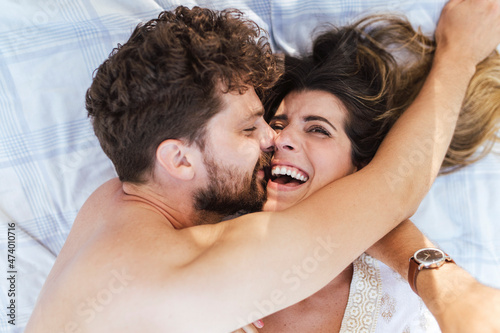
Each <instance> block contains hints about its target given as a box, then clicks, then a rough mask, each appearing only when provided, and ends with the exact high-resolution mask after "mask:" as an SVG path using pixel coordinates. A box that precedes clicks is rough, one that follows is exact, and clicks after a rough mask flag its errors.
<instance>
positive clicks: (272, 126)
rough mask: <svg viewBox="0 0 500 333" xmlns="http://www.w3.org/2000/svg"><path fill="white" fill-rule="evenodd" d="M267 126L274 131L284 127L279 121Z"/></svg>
mask: <svg viewBox="0 0 500 333" xmlns="http://www.w3.org/2000/svg"><path fill="white" fill-rule="evenodd" d="M269 126H270V127H271V128H272V129H273V130H275V131H281V130H282V129H283V128H284V127H283V125H282V124H279V123H271V124H270V125H269Z"/></svg>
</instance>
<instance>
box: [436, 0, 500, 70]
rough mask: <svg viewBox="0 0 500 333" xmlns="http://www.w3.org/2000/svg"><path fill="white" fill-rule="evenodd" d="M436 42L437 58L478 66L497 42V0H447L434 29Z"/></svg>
mask: <svg viewBox="0 0 500 333" xmlns="http://www.w3.org/2000/svg"><path fill="white" fill-rule="evenodd" d="M471 32H472V33H471ZM436 43H437V49H436V57H441V56H442V60H443V61H454V62H458V63H460V64H470V65H472V66H475V65H477V64H478V63H479V62H481V61H482V60H483V59H484V58H486V57H487V56H488V55H489V54H490V53H491V52H492V51H493V50H494V49H495V48H496V47H497V45H498V44H499V43H500V1H499V0H450V1H449V2H448V3H447V4H446V5H445V6H444V8H443V11H442V13H441V17H440V19H439V22H438V26H437V28H436ZM464 61H465V63H464ZM457 65H458V64H457Z"/></svg>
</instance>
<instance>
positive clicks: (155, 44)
mask: <svg viewBox="0 0 500 333" xmlns="http://www.w3.org/2000/svg"><path fill="white" fill-rule="evenodd" d="M242 15H243V14H242V13H241V12H240V11H238V10H234V9H230V10H223V11H214V10H209V9H204V8H199V7H194V8H192V9H189V8H186V7H183V6H179V7H177V8H176V9H175V10H174V11H165V12H162V13H161V14H160V15H159V16H158V19H153V20H150V21H149V22H147V23H145V24H139V25H138V26H137V27H136V29H135V30H134V32H133V33H132V35H131V37H130V39H129V40H128V41H127V42H126V43H125V44H124V45H118V47H117V48H115V49H114V50H113V52H112V53H111V54H110V56H109V58H108V59H107V60H106V61H104V63H103V64H102V65H101V66H100V67H99V68H98V69H97V70H96V72H95V74H94V79H93V82H92V85H91V86H90V88H89V89H88V91H87V94H86V108H87V110H88V114H89V117H91V119H92V123H93V126H94V131H95V134H96V135H97V137H98V139H99V141H100V144H101V147H102V149H103V150H104V152H105V153H106V154H107V155H108V157H109V158H110V159H111V161H112V162H113V164H114V165H115V168H116V171H117V173H118V176H119V177H120V180H121V181H129V182H136V183H142V182H144V181H146V180H147V179H148V177H147V174H148V173H149V174H151V173H152V169H153V164H154V160H155V153H156V149H157V147H158V146H159V144H160V143H161V142H162V141H164V140H167V139H183V140H186V142H187V143H188V144H192V143H196V144H197V145H198V146H200V148H201V149H203V147H204V137H205V128H206V126H205V125H206V124H207V122H208V121H209V120H210V119H211V118H212V117H213V116H214V115H215V114H217V112H219V111H220V109H221V94H222V93H227V92H231V91H238V92H239V93H242V92H244V91H245V90H246V89H247V87H248V86H251V87H254V88H255V90H256V91H257V93H259V92H262V91H263V90H265V89H267V88H269V87H270V86H272V85H273V84H274V82H275V81H276V80H277V78H278V76H279V70H278V68H277V64H276V60H275V58H274V56H273V55H272V53H271V50H270V46H269V43H268V41H267V38H265V37H262V36H261V32H262V30H261V29H260V28H259V27H258V26H257V24H256V23H254V22H253V21H250V20H247V19H245V18H243V16H242ZM221 87H223V88H221Z"/></svg>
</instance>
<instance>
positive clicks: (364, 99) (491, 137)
mask: <svg viewBox="0 0 500 333" xmlns="http://www.w3.org/2000/svg"><path fill="white" fill-rule="evenodd" d="M434 51H435V43H434V41H433V40H432V39H431V38H429V37H426V36H425V35H423V34H422V33H421V32H419V31H418V32H417V31H415V30H414V29H413V27H412V26H411V24H410V23H409V22H408V21H407V20H406V19H404V18H402V17H399V16H388V15H383V16H380V15H377V16H370V17H367V18H364V19H362V20H360V21H358V22H356V23H354V24H352V25H350V26H346V27H342V28H331V27H330V28H329V29H328V30H327V31H326V32H324V33H322V34H320V35H319V36H318V37H317V38H316V39H315V40H314V43H313V47H312V52H311V54H309V55H307V56H305V57H302V58H295V57H290V56H287V57H285V73H284V75H283V76H282V77H281V79H280V80H279V82H278V84H277V85H276V86H275V87H274V88H273V89H272V91H271V92H270V93H269V94H268V95H267V97H266V98H265V99H264V105H265V107H266V110H267V111H268V112H267V118H268V119H270V118H272V116H273V115H274V113H275V112H276V109H277V108H278V106H279V104H280V103H281V101H282V100H283V98H284V97H285V96H286V95H287V94H289V93H290V92H292V91H298V92H300V91H314V90H320V91H325V92H328V93H331V94H333V95H335V96H336V97H337V98H339V99H340V100H341V101H342V102H343V104H344V105H345V107H346V109H347V113H348V114H347V117H346V122H345V124H344V129H345V132H346V134H347V136H348V137H349V139H350V141H351V145H352V155H351V157H352V162H353V164H354V165H355V166H356V167H357V168H358V169H361V168H362V167H364V166H365V165H366V164H368V163H369V162H370V161H371V159H372V158H373V156H374V155H375V152H376V151H377V149H378V147H379V146H380V143H381V142H382V140H383V139H384V137H385V136H386V134H387V132H388V131H389V129H390V128H391V126H392V125H393V124H394V122H395V121H396V120H397V118H398V117H399V116H400V115H401V113H402V112H404V110H406V109H407V108H408V106H409V105H410V104H411V103H412V102H413V100H414V99H415V97H416V96H417V95H418V92H419V91H420V89H421V87H422V85H423V83H424V81H425V78H426V77H427V74H428V72H429V70H430V68H431V65H432V59H433V56H434ZM499 62H500V58H499V56H498V54H495V55H492V56H491V57H490V58H488V59H487V60H485V61H484V62H483V63H482V64H481V65H479V66H478V71H477V73H476V76H475V77H474V79H473V80H472V83H471V85H470V87H469V90H468V93H467V97H466V102H465V103H464V108H463V109H462V114H461V116H460V119H459V121H458V125H457V130H456V132H455V135H454V137H453V140H452V143H451V146H450V149H449V150H448V153H447V155H446V159H445V161H444V163H443V167H444V168H443V170H448V171H449V170H453V169H455V168H458V167H461V166H464V165H467V164H470V163H472V162H474V161H476V160H477V159H479V158H481V157H483V156H484V155H486V153H488V152H489V151H490V150H491V148H492V146H493V142H494V141H498V140H499V137H498V134H497V132H498V128H499V122H498V119H499V117H500V98H499V94H500V85H499V81H500V77H499V76H498V73H499V71H500V63H499ZM479 84H481V85H482V88H483V89H477V86H478V85H479ZM485 86H487V87H488V89H484V88H485ZM468 105H471V106H468ZM485 141H489V142H490V145H486V146H485V148H484V149H483V150H482V151H481V153H480V154H476V152H477V150H478V148H479V147H480V146H482V145H483V144H484V142H485Z"/></svg>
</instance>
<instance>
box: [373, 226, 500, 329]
mask: <svg viewBox="0 0 500 333" xmlns="http://www.w3.org/2000/svg"><path fill="white" fill-rule="evenodd" d="M425 247H435V245H434V244H433V243H432V242H431V241H430V240H429V239H428V238H427V237H425V235H423V234H422V233H421V232H420V230H418V228H417V227H416V226H415V225H413V223H411V222H410V221H409V220H407V221H405V222H403V223H401V224H400V225H399V226H397V227H396V228H394V230H393V231H391V232H390V233H389V234H387V235H386V236H384V237H383V238H382V239H381V240H380V241H378V242H377V243H375V244H374V245H373V246H372V247H371V248H370V249H368V251H367V252H368V253H369V254H370V255H372V256H373V257H375V258H377V259H379V260H381V261H383V262H384V263H386V264H387V265H389V266H390V267H391V268H392V269H394V270H395V271H396V272H398V273H399V274H400V275H401V276H402V277H404V278H405V279H407V277H408V268H409V258H410V257H412V256H413V254H414V253H415V251H417V250H419V249H421V248H425ZM451 256H452V257H453V254H451ZM417 289H418V291H419V296H420V297H421V298H422V300H423V301H424V303H425V304H426V305H427V307H428V308H429V310H430V311H431V312H432V314H433V315H434V316H435V317H436V319H437V321H438V323H439V326H440V328H441V329H442V331H443V332H464V333H469V332H498V331H500V290H498V289H494V288H490V287H487V286H485V285H483V284H481V283H479V282H478V281H477V280H476V279H474V278H473V277H472V276H471V275H470V274H469V273H468V272H467V271H465V270H464V269H463V268H461V267H460V266H458V265H456V264H445V265H443V266H441V267H440V268H439V269H425V270H422V271H420V273H419V274H418V278H417Z"/></svg>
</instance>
